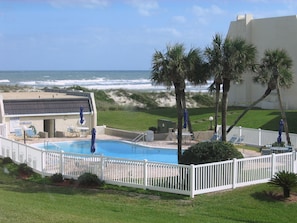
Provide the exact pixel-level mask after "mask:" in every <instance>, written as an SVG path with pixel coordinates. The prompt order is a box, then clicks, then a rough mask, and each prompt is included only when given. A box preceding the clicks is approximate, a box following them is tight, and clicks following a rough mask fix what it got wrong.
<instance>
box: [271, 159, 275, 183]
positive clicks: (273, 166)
mask: <svg viewBox="0 0 297 223" xmlns="http://www.w3.org/2000/svg"><path fill="white" fill-rule="evenodd" d="M274 174H275V154H274V153H272V154H271V178H273V176H274Z"/></svg>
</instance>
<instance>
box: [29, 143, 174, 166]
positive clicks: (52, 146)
mask: <svg viewBox="0 0 297 223" xmlns="http://www.w3.org/2000/svg"><path fill="white" fill-rule="evenodd" d="M34 146H35V147H37V148H41V149H46V150H63V151H64V152H69V153H77V154H91V151H90V147H91V141H90V140H82V141H63V142H54V143H52V142H48V143H38V144H34ZM95 146H96V152H95V153H94V154H95V155H104V156H108V157H115V158H124V159H132V160H144V159H146V160H148V161H155V162H164V163H173V164H177V163H178V162H177V150H176V149H167V148H165V149H164V148H152V147H147V146H143V145H139V144H134V143H133V144H132V143H128V142H124V141H117V140H96V144H95Z"/></svg>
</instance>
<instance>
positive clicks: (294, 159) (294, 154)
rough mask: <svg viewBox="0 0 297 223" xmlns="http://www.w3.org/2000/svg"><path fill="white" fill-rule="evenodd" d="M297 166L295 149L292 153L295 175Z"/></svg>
mask: <svg viewBox="0 0 297 223" xmlns="http://www.w3.org/2000/svg"><path fill="white" fill-rule="evenodd" d="M296 164H297V162H296V150H295V149H294V150H293V151H292V165H293V173H295V174H296V173H297V169H296Z"/></svg>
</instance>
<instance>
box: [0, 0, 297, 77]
mask: <svg viewBox="0 0 297 223" xmlns="http://www.w3.org/2000/svg"><path fill="white" fill-rule="evenodd" d="M244 14H252V15H253V17H254V19H259V18H267V17H278V16H288V15H295V14H297V1H296V0H0V70H1V71H6V70H150V69H151V62H152V56H153V54H154V53H155V52H156V50H158V51H162V52H165V51H166V46H167V45H170V44H171V45H173V44H176V43H182V44H184V46H185V48H186V52H187V51H188V50H189V49H190V48H200V49H201V50H203V49H204V48H205V47H206V46H208V45H210V44H211V41H212V38H213V36H214V35H215V34H216V33H219V34H221V35H222V36H223V37H225V36H226V34H227V32H228V28H229V25H230V22H231V21H235V20H236V17H237V16H238V15H244Z"/></svg>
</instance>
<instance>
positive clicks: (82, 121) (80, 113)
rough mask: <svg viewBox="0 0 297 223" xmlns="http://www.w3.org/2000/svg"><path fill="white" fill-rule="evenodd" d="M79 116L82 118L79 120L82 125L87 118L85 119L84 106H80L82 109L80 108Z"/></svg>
mask: <svg viewBox="0 0 297 223" xmlns="http://www.w3.org/2000/svg"><path fill="white" fill-rule="evenodd" d="M79 117H80V120H79V123H80V124H81V125H82V124H83V123H84V122H85V120H84V107H82V106H80V109H79Z"/></svg>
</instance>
